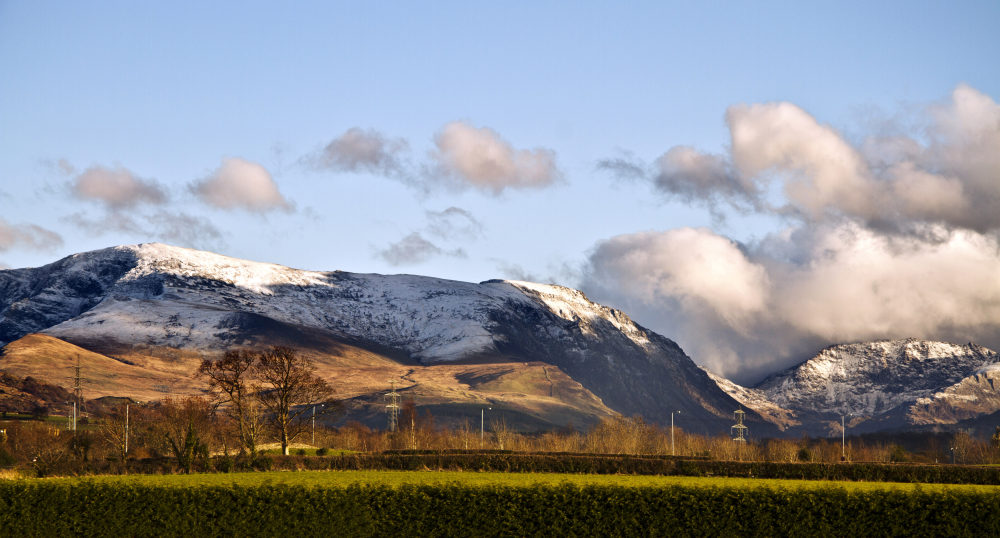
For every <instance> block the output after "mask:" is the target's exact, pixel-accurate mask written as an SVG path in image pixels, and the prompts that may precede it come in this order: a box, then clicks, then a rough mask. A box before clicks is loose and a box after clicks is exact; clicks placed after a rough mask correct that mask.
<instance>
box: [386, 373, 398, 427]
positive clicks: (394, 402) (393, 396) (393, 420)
mask: <svg viewBox="0 0 1000 538" xmlns="http://www.w3.org/2000/svg"><path fill="white" fill-rule="evenodd" d="M389 383H390V384H391V385H392V390H391V391H389V394H386V395H385V400H386V401H387V402H389V403H387V404H385V414H386V416H387V418H388V419H389V431H390V432H394V431H396V428H398V427H399V393H398V392H396V381H395V380H391V381H389Z"/></svg>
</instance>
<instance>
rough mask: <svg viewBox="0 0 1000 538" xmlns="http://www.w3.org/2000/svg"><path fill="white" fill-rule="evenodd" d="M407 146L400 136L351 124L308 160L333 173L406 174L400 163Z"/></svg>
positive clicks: (317, 166)
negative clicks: (392, 135)
mask: <svg viewBox="0 0 1000 538" xmlns="http://www.w3.org/2000/svg"><path fill="white" fill-rule="evenodd" d="M408 149H409V144H408V143H407V142H406V140H403V139H402V138H390V137H388V136H386V135H384V134H382V133H380V132H378V131H376V130H374V129H361V128H360V127H351V128H350V129H348V130H347V131H345V132H344V133H343V134H341V135H340V136H338V137H337V138H334V139H333V140H332V141H330V143H329V144H327V145H326V147H324V148H323V150H322V151H320V152H318V153H317V154H315V155H312V156H310V157H309V159H308V160H309V161H310V162H311V163H312V165H313V166H314V167H316V168H319V169H328V170H333V171H336V172H368V173H374V174H381V175H384V176H403V175H406V174H408V173H409V172H408V171H407V170H406V167H405V165H404V162H403V154H404V153H405V152H406V151H407V150H408Z"/></svg>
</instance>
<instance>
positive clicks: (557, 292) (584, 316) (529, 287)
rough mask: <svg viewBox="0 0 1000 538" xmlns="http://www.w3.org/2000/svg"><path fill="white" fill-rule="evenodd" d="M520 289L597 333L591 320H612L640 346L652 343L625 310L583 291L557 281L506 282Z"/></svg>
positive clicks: (617, 327) (570, 319)
mask: <svg viewBox="0 0 1000 538" xmlns="http://www.w3.org/2000/svg"><path fill="white" fill-rule="evenodd" d="M506 282H508V283H510V284H512V285H514V286H515V287H517V288H520V289H522V290H525V291H527V292H530V293H532V294H534V295H536V296H537V297H538V298H539V299H541V301H542V302H543V303H545V305H546V306H548V307H549V310H551V311H552V312H553V313H555V314H556V315H557V316H559V317H561V318H563V319H565V320H568V321H574V322H580V323H581V328H582V329H583V330H584V331H586V332H591V333H593V330H592V329H591V326H590V324H591V322H592V320H594V319H602V320H606V321H608V322H610V323H611V324H612V325H613V326H614V327H615V328H616V329H618V330H619V331H621V332H622V334H624V335H625V336H627V337H628V338H629V339H630V340H632V341H633V342H635V343H636V344H638V345H640V346H646V345H649V343H650V342H649V337H648V336H647V335H646V332H645V331H643V330H642V329H639V328H638V327H636V325H635V323H633V322H632V320H631V319H629V317H628V316H627V315H625V314H624V313H623V312H620V311H618V310H615V309H614V308H608V307H606V306H603V305H599V304H597V303H594V302H592V301H591V300H590V299H587V296H586V295H584V294H583V292H582V291H579V290H574V289H572V288H567V287H564V286H556V285H553V284H536V283H534V282H523V281H519V280H508V281H506Z"/></svg>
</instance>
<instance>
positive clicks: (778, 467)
mask: <svg viewBox="0 0 1000 538" xmlns="http://www.w3.org/2000/svg"><path fill="white" fill-rule="evenodd" d="M70 463H72V465H70ZM70 463H67V462H62V465H63V467H65V468H62V467H60V468H54V469H52V470H51V472H48V473H47V474H48V475H52V476H56V475H58V476H72V475H88V474H122V473H129V474H165V473H172V472H177V468H176V465H175V464H174V462H173V461H172V460H169V459H144V460H130V461H128V462H125V463H122V462H120V461H95V460H90V461H87V462H70ZM211 463H212V465H211V466H210V467H211V468H212V469H214V470H216V471H222V472H232V471H254V470H256V471H268V470H397V471H417V470H424V469H433V470H455V471H500V472H517V473H528V472H534V473H573V474H636V475H665V476H729V477H738V478H785V479H798V480H847V481H865V482H908V483H927V484H981V485H1000V467H996V466H975V465H923V464H909V463H904V464H896V463H893V464H886V463H774V462H740V461H715V460H708V459H681V458H672V457H669V456H666V457H664V456H637V455H633V456H629V455H593V454H573V453H523V452H522V453H516V452H500V451H487V452H470V451H447V452H430V451H398V452H386V453H378V454H343V455H332V456H323V457H310V456H270V455H263V454H258V455H256V457H254V458H249V457H246V456H238V457H235V458H234V457H232V456H217V457H216V458H213V461H212V462H211Z"/></svg>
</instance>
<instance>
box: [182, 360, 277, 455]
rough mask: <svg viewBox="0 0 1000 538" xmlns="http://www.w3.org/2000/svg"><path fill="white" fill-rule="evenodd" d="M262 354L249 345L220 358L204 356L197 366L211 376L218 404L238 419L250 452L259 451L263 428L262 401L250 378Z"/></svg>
mask: <svg viewBox="0 0 1000 538" xmlns="http://www.w3.org/2000/svg"><path fill="white" fill-rule="evenodd" d="M259 356H260V354H259V353H255V352H253V351H251V350H246V349H241V350H233V351H227V352H226V354H225V355H224V356H223V357H222V358H221V359H219V360H217V361H212V360H210V359H205V360H203V361H202V362H201V366H199V367H198V374H200V375H202V376H204V377H207V378H208V386H209V390H210V391H211V392H212V393H213V395H214V396H215V399H216V401H215V405H216V406H220V407H222V408H223V409H224V412H225V413H226V414H227V415H228V416H229V417H230V418H232V419H233V421H234V422H235V423H236V429H237V433H238V435H239V439H240V445H241V446H242V447H243V449H244V450H246V451H247V452H248V453H249V454H250V455H251V456H253V455H254V454H255V453H256V452H257V445H258V443H259V441H260V438H261V436H262V435H263V432H264V421H263V417H262V415H261V412H260V403H259V401H258V399H257V394H256V393H255V392H254V390H253V387H252V386H251V380H250V376H251V375H253V373H254V365H255V363H256V362H257V360H258V358H259Z"/></svg>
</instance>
